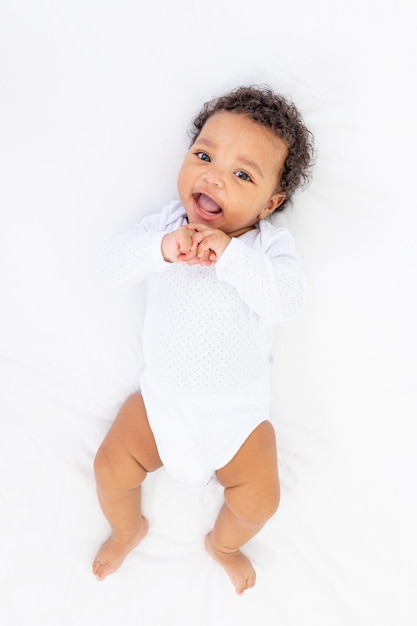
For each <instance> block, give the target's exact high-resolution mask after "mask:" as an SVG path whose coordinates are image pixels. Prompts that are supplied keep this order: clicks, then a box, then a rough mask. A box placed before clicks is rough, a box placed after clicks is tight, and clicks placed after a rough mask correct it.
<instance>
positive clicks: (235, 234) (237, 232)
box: [227, 226, 255, 237]
mask: <svg viewBox="0 0 417 626" xmlns="http://www.w3.org/2000/svg"><path fill="white" fill-rule="evenodd" d="M254 228H255V226H247V227H246V228H240V229H239V230H233V231H232V232H231V233H227V234H228V235H229V237H240V236H241V235H244V234H245V233H247V232H249V231H250V230H253V229H254Z"/></svg>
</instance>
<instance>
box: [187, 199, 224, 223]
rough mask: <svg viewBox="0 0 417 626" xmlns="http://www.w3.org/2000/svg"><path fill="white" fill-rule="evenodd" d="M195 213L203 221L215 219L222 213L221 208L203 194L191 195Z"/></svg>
mask: <svg viewBox="0 0 417 626" xmlns="http://www.w3.org/2000/svg"><path fill="white" fill-rule="evenodd" d="M193 198H194V205H195V210H196V213H197V214H198V215H199V216H200V217H202V218H203V219H206V220H210V219H215V218H216V217H218V216H219V215H220V213H222V209H221V207H219V205H218V204H217V203H216V202H215V201H214V200H213V199H212V198H210V197H209V196H206V194H205V193H195V194H193Z"/></svg>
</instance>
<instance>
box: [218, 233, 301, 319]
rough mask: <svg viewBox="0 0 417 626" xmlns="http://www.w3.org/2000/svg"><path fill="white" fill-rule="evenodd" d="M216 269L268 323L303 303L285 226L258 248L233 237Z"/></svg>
mask: <svg viewBox="0 0 417 626" xmlns="http://www.w3.org/2000/svg"><path fill="white" fill-rule="evenodd" d="M216 272H217V276H218V278H219V279H220V280H223V281H225V282H228V283H229V284H231V285H233V286H234V287H235V288H236V290H237V292H238V293H239V296H240V297H241V298H242V300H244V301H245V302H246V303H247V304H248V305H249V306H250V307H251V309H253V310H254V311H255V313H257V314H258V315H259V316H260V317H261V318H262V319H264V320H265V321H266V322H268V323H272V324H273V323H278V322H284V321H287V320H290V319H292V318H293V317H295V315H296V314H297V313H298V311H299V310H300V308H301V307H302V305H303V303H304V300H305V295H306V284H305V280H304V276H303V272H302V269H301V265H300V262H299V260H298V258H297V256H296V254H295V249H294V244H293V240H292V237H291V235H290V234H289V233H288V231H287V230H286V229H280V230H279V231H278V232H277V233H276V234H275V235H274V236H273V237H272V238H271V240H270V241H269V242H268V243H267V244H264V246H263V248H260V249H255V248H252V247H250V246H248V245H246V244H245V242H244V241H243V240H240V239H235V238H233V239H232V240H231V242H230V244H229V245H228V246H227V248H226V249H225V251H224V253H223V254H222V256H221V258H220V259H219V261H218V262H217V263H216Z"/></svg>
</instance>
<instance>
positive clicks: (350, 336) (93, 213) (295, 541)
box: [0, 0, 417, 626]
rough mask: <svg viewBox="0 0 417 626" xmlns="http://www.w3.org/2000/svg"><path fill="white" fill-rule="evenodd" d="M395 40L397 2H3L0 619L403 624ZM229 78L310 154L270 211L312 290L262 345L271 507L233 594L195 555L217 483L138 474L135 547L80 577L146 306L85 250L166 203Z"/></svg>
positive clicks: (409, 183)
mask: <svg viewBox="0 0 417 626" xmlns="http://www.w3.org/2000/svg"><path fill="white" fill-rule="evenodd" d="M145 9H146V10H145ZM415 29H416V16H415V5H414V2H413V1H412V0H410V1H408V0H398V1H397V2H393V1H391V2H388V1H383V0H380V1H376V0H365V2H363V1H358V0H350V1H347V0H334V1H330V0H328V1H325V0H318V1H316V2H315V3H310V2H307V0H295V1H294V2H293V3H290V4H284V3H282V4H271V3H270V2H268V1H267V0H260V1H259V2H257V3H255V4H253V3H250V2H249V1H248V0H242V1H241V2H239V3H238V2H234V1H230V2H223V1H221V0H213V2H211V3H208V4H207V3H206V4H198V3H193V2H191V0H177V1H176V2H168V1H166V0H165V1H163V2H161V1H159V2H156V3H147V4H146V7H145V6H144V5H143V4H142V3H140V2H135V1H134V0H122V1H121V2H116V1H112V0H106V1H105V2H101V1H99V0H83V1H81V0H74V1H70V0H67V1H64V0H58V1H52V0H49V1H48V0H41V1H39V2H36V3H34V2H30V0H18V1H12V0H3V2H2V3H1V6H0V49H1V57H0V94H1V95H0V211H1V218H2V220H1V223H2V226H1V232H0V237H1V247H0V271H1V277H2V278H1V280H2V282H1V293H2V305H1V308H0V386H1V394H0V446H1V450H0V472H1V473H0V509H1V510H0V541H1V543H0V621H1V623H2V624H4V625H6V624H7V626H75V625H76V626H86V625H88V624H92V623H93V624H101V625H102V626H105V625H110V624H124V625H125V626H133V625H135V626H176V625H177V624H178V625H181V626H196V625H198V626H223V625H225V626H226V625H227V626H230V625H234V624H248V625H249V624H262V626H264V625H265V626H269V625H271V626H272V625H274V626H275V625H276V624H282V625H285V626H305V625H306V624H308V625H309V626H314V625H317V626H319V625H320V626H323V625H325V626H334V625H335V624H337V626H345V625H346V626H347V625H349V626H350V625H351V624H356V625H369V624H379V625H382V624H384V625H385V624H387V625H388V624H400V625H401V626H415V624H416V623H417V606H416V591H417V584H416V583H417V565H416V560H417V549H416V540H415V527H416V525H417V506H416V502H417V499H416V476H417V462H416V454H415V435H414V430H415V428H414V425H415V418H416V416H417V406H416V369H415V359H416V347H417V346H416V332H415V319H416V279H415V272H416V267H417V264H416V261H417V259H416V252H415V249H416V246H415V243H414V241H415V232H416V221H417V220H416V210H415V206H416V201H415V191H414V186H415V185H414V180H415V171H416V166H417V163H416V149H415V145H416V135H417V133H416V121H415V119H416V118H415V110H416V104H417V102H416V96H415V91H414V85H415V76H416V58H417V50H416V40H415ZM244 83H268V84H271V85H272V86H273V87H274V88H276V89H277V90H281V91H282V92H283V93H285V94H288V95H290V96H292V97H293V98H294V100H295V102H296V103H297V105H298V106H299V108H300V109H301V110H302V111H303V113H304V116H305V119H306V122H307V123H308V125H309V126H310V127H311V129H312V131H313V132H314V134H315V136H316V144H317V151H318V161H317V167H316V170H315V175H314V179H313V182H312V184H311V186H310V187H309V188H308V190H306V191H305V192H304V193H302V194H300V195H299V196H298V197H297V201H296V205H295V207H294V209H292V210H290V211H289V212H288V213H284V214H283V215H282V216H281V217H280V220H282V221H283V222H284V223H286V224H287V225H288V226H289V228H290V229H291V231H292V233H293V235H294V237H295V239H296V242H297V246H298V250H299V253H300V256H301V257H302V259H303V262H304V265H305V269H306V273H307V276H308V281H309V289H310V296H309V301H308V304H307V306H306V308H305V310H304V311H303V313H302V315H300V316H299V318H298V319H297V320H295V321H294V322H291V323H288V324H285V325H283V326H281V327H279V328H277V332H276V340H275V366H274V372H273V396H272V416H271V417H272V420H273V422H274V425H275V427H276V430H277V434H278V443H279V457H280V471H281V480H282V492H283V495H282V504H281V507H280V510H279V512H278V514H277V515H276V516H275V517H274V518H273V519H272V520H271V521H270V522H269V523H268V524H267V526H266V527H265V528H264V530H263V531H262V532H261V533H260V534H259V535H258V536H257V537H256V538H255V539H254V540H253V541H252V542H251V543H250V544H249V545H248V547H247V553H248V555H249V556H250V557H251V558H252V560H253V562H254V564H255V566H256V569H257V572H258V581H257V585H256V587H255V588H254V589H253V590H251V591H250V592H247V593H246V594H245V595H244V596H243V597H237V596H236V595H235V593H234V590H233V588H232V586H231V585H230V583H229V581H228V579H227V577H226V575H225V574H224V573H223V572H222V571H221V570H220V569H219V568H218V566H217V565H216V564H215V563H214V562H212V561H211V560H210V558H209V557H208V556H207V555H206V553H205V552H204V549H203V545H202V541H203V537H204V535H205V533H206V532H207V531H208V530H209V529H210V527H211V525H212V524H213V521H214V519H215V516H216V513H217V510H218V508H219V505H220V502H221V499H222V494H221V490H220V487H219V486H216V485H210V486H209V487H207V488H205V489H202V490H195V491H194V490H187V489H183V488H181V487H179V486H177V485H175V484H174V483H173V482H172V480H171V479H170V478H169V476H167V475H166V474H165V472H164V470H163V469H161V470H159V471H158V472H156V473H155V474H153V475H151V476H149V477H148V479H147V481H146V483H145V486H144V509H145V511H146V514H147V516H148V518H149V520H150V523H151V528H150V532H149V535H148V536H147V538H146V539H145V540H144V541H143V543H142V544H141V545H140V546H139V547H138V548H137V550H136V551H135V552H134V553H133V554H132V555H131V556H130V557H129V558H128V560H127V561H126V563H125V564H124V566H123V567H122V569H121V570H120V571H119V572H118V573H117V574H116V575H114V576H112V577H109V578H108V579H106V581H104V582H102V583H98V582H97V581H96V580H95V579H94V578H93V576H92V575H91V573H90V564H91V561H92V559H93V557H94V555H95V552H96V550H97V547H98V545H99V544H100V543H101V542H102V541H103V540H104V539H105V538H106V536H107V534H108V527H107V523H106V522H105V520H104V518H103V516H102V514H101V512H100V510H99V507H98V504H97V501H96V496H95V486H94V479H93V473H92V461H93V457H94V454H95V451H96V449H97V447H98V445H99V444H100V442H101V440H102V438H103V436H104V434H105V433H106V431H107V429H108V428H109V425H110V423H111V420H112V419H113V418H114V415H115V413H116V411H117V409H118V408H119V406H120V405H121V403H122V402H123V401H124V399H125V398H126V396H127V395H128V394H129V393H130V392H131V391H133V390H135V389H136V387H137V380H138V374H139V372H140V369H141V367H142V361H141V353H140V342H139V334H138V329H139V326H140V322H141V313H142V300H143V297H142V296H143V294H142V293H141V291H140V290H136V289H127V290H122V291H121V292H119V291H118V292H117V294H116V293H115V292H114V290H112V289H111V288H109V287H108V286H107V285H105V284H104V283H103V282H102V279H101V277H100V273H99V271H98V262H97V259H98V257H99V254H100V250H101V249H102V246H103V245H104V243H105V241H106V240H107V238H108V237H110V236H111V235H112V234H113V233H115V232H116V231H117V230H120V229H122V228H125V227H127V226H129V225H130V224H132V223H133V222H134V221H136V220H137V219H138V218H140V217H141V216H142V215H145V214H146V213H150V212H153V211H156V210H158V209H159V208H160V207H161V206H162V205H163V204H164V203H166V202H167V201H169V200H171V199H173V198H175V197H176V187H175V183H176V173H177V170H178V167H179V164H180V162H181V159H182V155H183V153H184V150H185V148H186V145H187V136H186V129H187V127H188V125H189V123H190V121H191V119H192V117H193V115H194V114H195V113H196V111H197V110H198V109H199V107H200V105H201V103H202V102H203V101H205V100H207V99H209V98H210V97H212V96H214V95H218V94H220V93H222V92H223V91H225V90H226V89H229V88H231V87H234V86H236V85H238V84H244Z"/></svg>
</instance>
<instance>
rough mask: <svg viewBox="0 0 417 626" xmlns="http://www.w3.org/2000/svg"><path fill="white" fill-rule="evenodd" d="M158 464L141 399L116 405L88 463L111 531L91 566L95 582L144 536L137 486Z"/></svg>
mask: <svg viewBox="0 0 417 626" xmlns="http://www.w3.org/2000/svg"><path fill="white" fill-rule="evenodd" d="M161 465H162V462H161V459H160V458H159V454H158V450H157V448H156V444H155V439H154V437H153V434H152V431H151V429H150V427H149V422H148V418H147V415H146V410H145V405H144V403H143V399H142V396H141V394H139V393H136V394H133V395H132V396H130V397H129V398H128V400H127V401H126V402H125V404H124V405H123V406H122V408H121V410H120V412H119V414H118V415H117V417H116V419H115V421H114V423H113V425H112V427H111V428H110V431H109V432H108V434H107V436H106V438H105V439H104V441H103V443H102V444H101V446H100V448H99V450H98V452H97V455H96V458H95V461H94V471H95V475H96V482H97V495H98V499H99V502H100V506H101V508H102V510H103V513H104V515H105V517H106V518H107V520H108V522H109V524H110V526H111V527H112V531H113V532H112V535H111V536H110V538H109V539H108V540H107V541H106V542H105V543H104V544H103V545H102V546H101V548H100V550H99V552H98V554H97V556H96V558H95V560H94V563H93V573H94V574H95V576H96V578H97V579H98V580H102V579H103V578H105V577H106V576H107V575H108V574H112V573H113V572H115V571H116V570H117V569H118V568H119V567H120V565H121V564H122V563H123V561H124V559H125V557H126V556H127V555H128V553H129V552H130V551H131V550H132V549H133V548H134V547H135V546H136V545H137V544H138V543H139V542H140V541H141V540H142V539H143V537H144V536H145V535H146V532H147V530H148V523H147V521H146V519H145V518H144V517H143V516H142V514H141V506H140V499H141V484H142V482H143V481H144V479H145V478H146V474H147V472H152V471H154V470H156V469H157V468H158V467H160V466H161Z"/></svg>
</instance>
